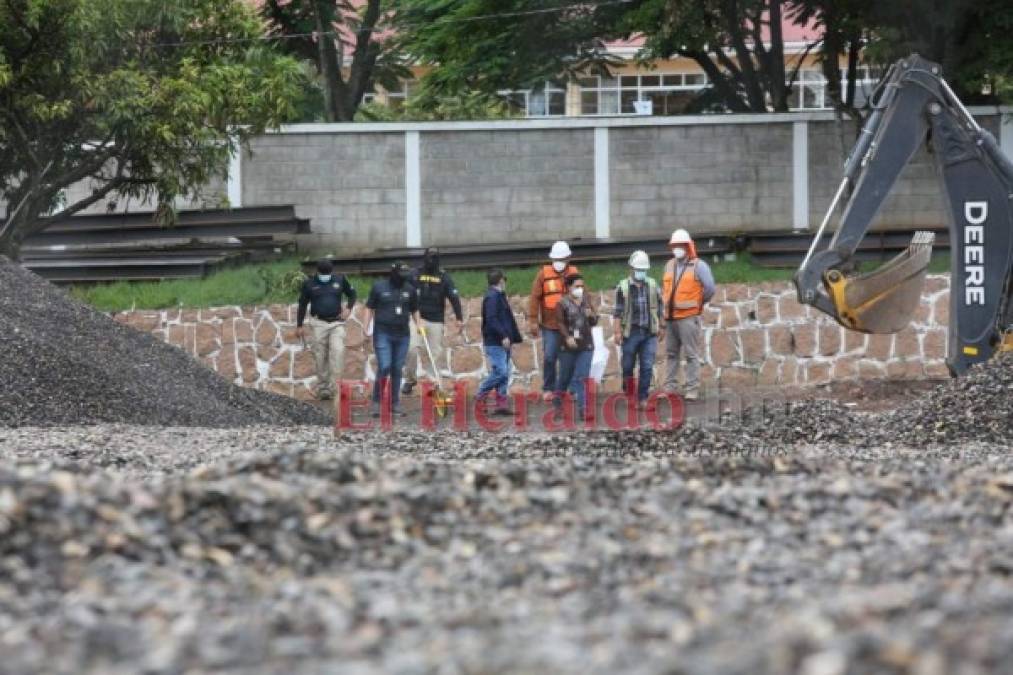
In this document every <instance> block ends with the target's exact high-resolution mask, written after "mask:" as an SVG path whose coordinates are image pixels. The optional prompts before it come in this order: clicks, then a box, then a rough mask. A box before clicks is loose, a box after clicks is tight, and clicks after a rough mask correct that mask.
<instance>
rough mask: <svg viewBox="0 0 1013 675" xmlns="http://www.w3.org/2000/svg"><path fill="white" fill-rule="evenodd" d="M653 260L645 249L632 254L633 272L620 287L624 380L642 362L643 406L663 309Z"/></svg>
mask: <svg viewBox="0 0 1013 675" xmlns="http://www.w3.org/2000/svg"><path fill="white" fill-rule="evenodd" d="M650 268H651V261H650V258H648V256H647V253H645V252H644V251H634V252H633V255H631V256H630V275H629V276H628V277H626V278H625V279H623V280H622V281H620V282H619V285H618V286H616V303H615V312H614V315H615V318H616V321H615V323H614V325H615V341H616V344H618V345H622V354H623V357H622V370H623V383H624V384H625V382H626V381H628V380H629V379H630V378H632V377H633V368H634V366H635V365H636V364H637V362H638V361H639V365H640V375H639V378H638V383H637V400H638V402H639V406H640V407H641V408H643V406H644V403H645V402H646V401H647V396H648V393H649V392H650V389H651V379H652V378H653V377H654V360H655V357H656V356H657V353H658V337H659V335H660V334H661V323H662V318H663V309H662V304H661V289H660V288H659V286H658V282H657V281H655V280H654V279H652V278H651V277H649V276H647V272H648V270H649V269H650Z"/></svg>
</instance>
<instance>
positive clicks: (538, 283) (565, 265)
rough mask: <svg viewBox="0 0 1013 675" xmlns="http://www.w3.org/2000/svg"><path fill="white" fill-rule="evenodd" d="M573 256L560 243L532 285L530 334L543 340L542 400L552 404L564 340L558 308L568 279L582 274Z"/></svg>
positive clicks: (557, 243)
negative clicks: (573, 263)
mask: <svg viewBox="0 0 1013 675" xmlns="http://www.w3.org/2000/svg"><path fill="white" fill-rule="evenodd" d="M572 256H573V254H572V253H571V251H570V246H569V244H567V243H566V242H565V241H557V242H556V243H555V244H553V245H552V248H551V249H550V250H549V262H548V263H547V264H545V265H542V269H540V270H539V271H538V274H537V275H536V276H535V280H534V282H533V283H532V284H531V297H530V299H529V300H528V331H529V332H530V333H531V336H532V337H538V335H539V334H541V336H542V352H543V355H542V400H543V401H546V402H548V401H551V400H552V399H553V392H554V391H555V389H556V378H557V377H558V362H559V348H560V344H561V343H562V337H561V336H560V333H559V322H558V320H557V318H556V305H558V304H559V301H560V300H561V299H562V297H563V293H564V292H565V291H566V286H565V280H566V277H568V276H570V275H573V274H578V273H579V272H580V270H578V269H577V267H576V266H575V265H571V264H570V258H571V257H572Z"/></svg>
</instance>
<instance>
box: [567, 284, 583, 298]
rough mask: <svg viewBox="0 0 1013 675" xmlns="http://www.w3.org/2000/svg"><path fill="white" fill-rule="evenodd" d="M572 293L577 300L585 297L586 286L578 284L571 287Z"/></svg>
mask: <svg viewBox="0 0 1013 675" xmlns="http://www.w3.org/2000/svg"><path fill="white" fill-rule="evenodd" d="M570 295H572V296H573V297H574V298H576V299H577V300H580V299H581V298H583V297H584V287H583V286H577V287H576V288H571V289H570Z"/></svg>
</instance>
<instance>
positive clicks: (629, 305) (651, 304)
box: [619, 277, 702, 337]
mask: <svg viewBox="0 0 1013 675" xmlns="http://www.w3.org/2000/svg"><path fill="white" fill-rule="evenodd" d="M644 284H645V286H646V287H647V311H648V312H649V313H650V322H651V325H650V329H649V330H650V332H651V335H657V334H658V329H659V326H658V282H656V281H655V280H654V279H652V278H651V277H647V279H646V281H645V282H644ZM632 285H633V284H632V283H631V282H630V279H629V277H627V278H625V279H623V280H622V281H620V282H619V291H620V292H621V293H622V294H623V298H624V302H625V304H624V305H623V316H622V322H623V324H622V325H623V337H629V336H630V333H631V332H632V331H633V305H634V304H635V303H634V302H633V298H631V297H630V286H632ZM701 297H702V296H701Z"/></svg>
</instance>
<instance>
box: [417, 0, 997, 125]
mask: <svg viewBox="0 0 1013 675" xmlns="http://www.w3.org/2000/svg"><path fill="white" fill-rule="evenodd" d="M401 4H402V7H403V8H402V10H401V11H400V12H399V17H400V24H399V25H400V30H401V32H402V34H403V36H404V37H403V44H404V48H405V49H406V50H407V51H408V52H410V53H412V54H413V55H415V56H416V57H418V58H420V59H421V60H422V61H423V62H424V63H428V64H431V65H433V66H434V70H433V72H432V74H431V75H429V76H428V77H427V81H428V83H429V84H431V85H432V86H434V87H436V88H438V89H441V90H443V91H447V92H451V91H461V90H465V89H474V88H479V89H481V90H483V91H486V92H495V91H496V90H498V89H511V88H527V87H530V86H532V85H535V86H537V84H538V83H541V82H544V81H546V80H550V79H553V78H558V77H566V76H567V75H571V74H577V73H581V72H586V71H588V70H590V71H593V70H595V69H599V70H600V69H608V68H610V67H611V66H613V65H615V63H614V62H612V61H610V59H609V56H608V54H607V52H606V50H605V43H606V42H607V41H609V40H615V39H624V38H630V37H632V36H642V37H643V38H644V39H645V47H644V48H643V50H642V51H641V52H640V54H639V58H640V59H641V60H642V61H643V62H644V63H645V64H646V63H649V62H651V61H652V60H655V59H665V58H671V57H673V56H682V57H686V58H690V59H693V60H694V61H696V62H697V64H698V65H699V66H700V68H701V69H702V70H703V71H704V72H705V73H706V74H707V76H708V79H709V81H710V83H711V90H710V91H709V92H707V94H706V95H707V97H709V99H710V100H712V101H714V102H717V103H719V104H720V106H721V107H722V108H724V109H726V110H733V111H740V112H746V111H749V112H766V111H768V110H774V111H783V110H787V109H788V100H789V97H790V95H791V91H792V87H793V86H794V85H795V82H796V80H797V76H798V71H799V69H800V67H801V66H802V63H803V59H804V57H805V56H806V55H807V54H808V53H816V54H819V55H820V63H821V65H822V69H823V73H824V75H825V76H826V79H827V87H828V94H829V96H830V99H831V100H832V101H833V103H834V104H835V106H836V107H838V108H839V109H842V110H846V111H848V112H851V113H857V110H856V105H855V104H856V100H857V99H856V95H855V88H856V82H855V76H856V73H857V71H858V69H857V65H858V64H859V61H860V59H861V60H863V61H868V60H872V61H874V62H876V63H879V64H883V63H886V62H889V61H892V60H895V59H896V58H899V57H900V56H903V55H906V54H908V53H910V52H911V51H918V52H920V53H922V54H923V55H924V56H927V57H929V58H932V59H935V60H938V61H940V62H941V63H942V64H943V66H944V68H945V70H946V72H947V73H950V74H951V77H952V78H954V79H955V80H956V81H957V84H958V90H960V91H962V92H963V93H965V94H968V95H970V96H971V97H972V99H973V95H974V94H975V93H976V92H978V91H980V90H981V87H980V84H981V83H982V82H983V81H985V80H988V79H989V78H991V81H992V82H995V83H996V88H1001V87H1003V86H1006V85H1005V84H1004V83H1006V82H1008V81H1009V79H1010V76H1009V74H1010V63H1011V61H1013V47H1011V46H1010V45H1013V42H1011V41H1010V40H1009V39H1008V38H1007V36H1008V35H1009V30H1010V28H1013V18H1011V17H1013V5H1011V4H1010V3H1009V2H1008V0H948V1H946V2H941V1H940V0H911V1H910V2H876V1H875V0H626V1H624V2H619V1H612V2H610V1H609V0H597V1H592V2H588V3H583V4H579V5H575V3H573V0H549V1H544V0H402V2H401ZM554 8H555V9H557V10H559V11H552V10H553V9H554ZM785 19H786V20H788V21H791V22H796V23H798V24H800V25H815V26H816V27H817V28H819V29H820V31H821V33H822V38H821V39H819V40H814V41H813V42H812V43H811V44H810V45H808V47H807V50H806V51H805V52H804V53H803V54H797V55H790V56H787V57H786V54H785V50H784V37H783V35H782V32H781V27H782V20H785ZM842 56H843V57H844V65H843V66H842V64H841V62H840V59H841V57H842ZM842 81H844V82H845V84H844V86H843V87H842V85H841V82H842Z"/></svg>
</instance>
